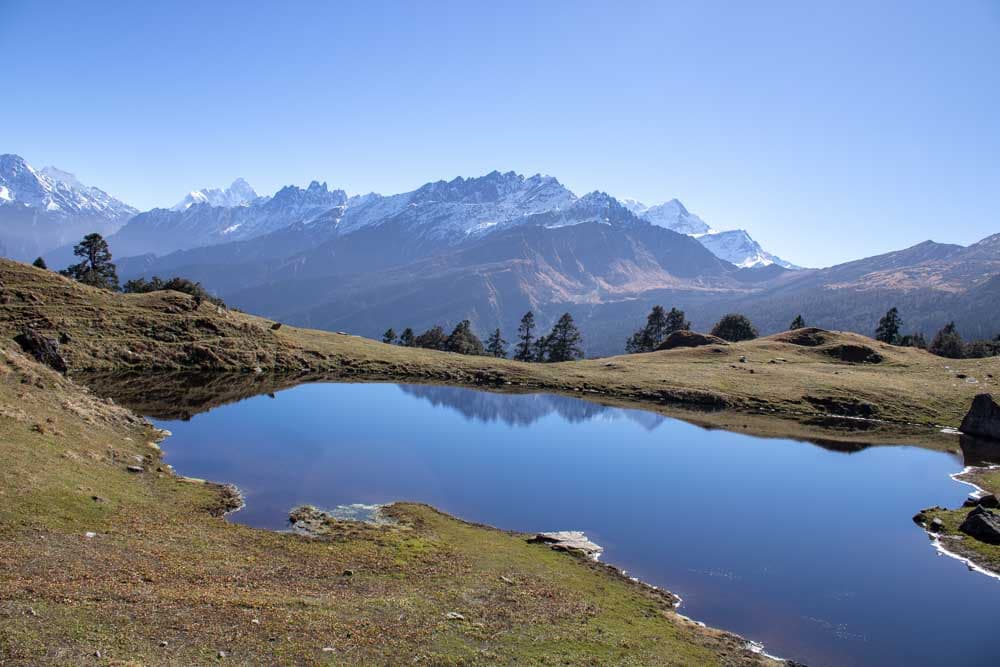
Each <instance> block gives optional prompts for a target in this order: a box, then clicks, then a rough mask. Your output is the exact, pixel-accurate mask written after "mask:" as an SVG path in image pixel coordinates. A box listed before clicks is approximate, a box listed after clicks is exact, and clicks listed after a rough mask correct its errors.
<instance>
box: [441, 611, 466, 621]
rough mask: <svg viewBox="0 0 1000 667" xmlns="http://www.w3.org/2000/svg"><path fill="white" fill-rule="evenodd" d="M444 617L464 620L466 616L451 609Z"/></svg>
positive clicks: (452, 619) (451, 619) (450, 619)
mask: <svg viewBox="0 0 1000 667" xmlns="http://www.w3.org/2000/svg"><path fill="white" fill-rule="evenodd" d="M444 617H445V618H447V619H448V620H449V621H464V620H465V616H462V615H461V614H459V613H458V612H457V611H449V612H448V613H447V614H445V615H444Z"/></svg>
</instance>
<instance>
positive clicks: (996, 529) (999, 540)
mask: <svg viewBox="0 0 1000 667" xmlns="http://www.w3.org/2000/svg"><path fill="white" fill-rule="evenodd" d="M958 529H959V530H960V531H962V532H963V533H965V534H966V535H968V536H969V537H974V538H975V539H977V540H979V541H980V542H986V543H987V544H1000V514H997V513H996V512H992V511H990V510H988V509H986V508H985V507H982V506H981V505H980V506H978V507H976V508H975V509H973V510H972V511H971V512H969V514H968V516H966V517H965V521H963V522H962V525H961V526H959V527H958Z"/></svg>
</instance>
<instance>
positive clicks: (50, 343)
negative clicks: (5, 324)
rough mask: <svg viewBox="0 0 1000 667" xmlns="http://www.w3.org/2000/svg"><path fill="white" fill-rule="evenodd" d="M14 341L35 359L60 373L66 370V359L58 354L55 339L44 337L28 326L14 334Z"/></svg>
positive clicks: (57, 344) (57, 345)
mask: <svg viewBox="0 0 1000 667" xmlns="http://www.w3.org/2000/svg"><path fill="white" fill-rule="evenodd" d="M14 341H15V342H16V343H17V344H18V345H20V346H21V349H22V350H24V351H25V353H27V354H30V355H31V356H32V357H34V358H35V360H36V361H39V362H40V363H43V364H45V365H46V366H48V367H49V368H51V369H53V370H56V371H59V372H60V373H65V372H66V360H65V359H63V358H62V355H61V354H59V343H58V341H56V340H55V339H53V338H46V337H45V336H43V335H42V334H40V333H38V332H37V331H35V330H34V329H30V328H29V329H25V330H24V331H22V332H21V333H19V334H18V335H17V336H15V337H14Z"/></svg>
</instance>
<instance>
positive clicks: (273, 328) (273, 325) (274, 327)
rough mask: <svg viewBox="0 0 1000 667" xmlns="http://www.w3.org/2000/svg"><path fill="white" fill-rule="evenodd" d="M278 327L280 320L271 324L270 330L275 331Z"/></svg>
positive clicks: (279, 326)
mask: <svg viewBox="0 0 1000 667" xmlns="http://www.w3.org/2000/svg"><path fill="white" fill-rule="evenodd" d="M280 328H281V322H275V323H274V324H272V325H271V331H277V330H278V329H280Z"/></svg>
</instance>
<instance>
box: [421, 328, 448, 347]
mask: <svg viewBox="0 0 1000 667" xmlns="http://www.w3.org/2000/svg"><path fill="white" fill-rule="evenodd" d="M413 343H414V345H416V346H417V347H423V348H427V349H428V350H445V349H447V346H448V336H447V335H446V334H445V332H444V329H442V328H441V325H439V324H435V325H434V326H432V327H431V328H430V329H428V330H427V331H425V332H423V333H422V334H420V335H419V336H417V337H416V338H415V339H414V340H413Z"/></svg>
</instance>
